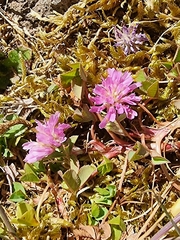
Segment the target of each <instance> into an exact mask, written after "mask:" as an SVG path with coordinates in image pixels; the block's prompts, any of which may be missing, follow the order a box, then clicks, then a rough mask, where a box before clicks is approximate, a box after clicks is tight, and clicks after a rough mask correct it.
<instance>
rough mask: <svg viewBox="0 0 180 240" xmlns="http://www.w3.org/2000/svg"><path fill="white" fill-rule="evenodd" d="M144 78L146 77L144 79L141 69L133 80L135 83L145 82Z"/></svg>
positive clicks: (144, 75)
mask: <svg viewBox="0 0 180 240" xmlns="http://www.w3.org/2000/svg"><path fill="white" fill-rule="evenodd" d="M146 78H147V77H146V74H145V72H144V70H142V69H141V70H139V71H138V72H137V73H136V76H135V80H136V81H137V82H144V81H146Z"/></svg>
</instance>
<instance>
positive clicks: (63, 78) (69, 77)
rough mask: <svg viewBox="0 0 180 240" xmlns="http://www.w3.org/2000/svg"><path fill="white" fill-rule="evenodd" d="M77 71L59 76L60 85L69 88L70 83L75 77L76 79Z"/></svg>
mask: <svg viewBox="0 0 180 240" xmlns="http://www.w3.org/2000/svg"><path fill="white" fill-rule="evenodd" d="M78 76H79V74H78V69H72V70H71V71H69V72H66V73H63V74H61V84H62V86H63V87H64V88H67V87H70V86H71V82H72V80H73V79H74V78H75V77H78Z"/></svg>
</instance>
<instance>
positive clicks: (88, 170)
mask: <svg viewBox="0 0 180 240" xmlns="http://www.w3.org/2000/svg"><path fill="white" fill-rule="evenodd" d="M94 171H96V167H95V166H94V165H85V166H83V167H81V168H80V170H79V173H78V176H79V179H80V181H81V185H80V186H81V187H82V186H83V185H84V184H85V183H86V181H87V180H88V179H89V177H90V176H91V175H92V173H93V172H94Z"/></svg>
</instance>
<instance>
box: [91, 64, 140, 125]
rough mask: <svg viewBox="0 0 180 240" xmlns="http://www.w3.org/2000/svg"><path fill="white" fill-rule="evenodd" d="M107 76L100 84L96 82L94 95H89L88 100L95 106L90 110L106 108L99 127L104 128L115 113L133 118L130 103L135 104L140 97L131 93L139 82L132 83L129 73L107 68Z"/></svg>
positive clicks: (100, 110)
mask: <svg viewBox="0 0 180 240" xmlns="http://www.w3.org/2000/svg"><path fill="white" fill-rule="evenodd" d="M107 72H108V76H107V78H106V79H103V81H102V84H97V85H96V86H95V88H94V90H93V94H94V95H95V96H90V100H91V101H92V102H93V103H94V105H95V106H92V107H91V109H90V111H91V112H96V113H101V112H102V111H104V110H106V115H105V117H104V119H103V120H102V122H101V123H100V125H99V127H100V128H104V127H105V126H106V124H107V123H108V122H114V121H115V120H116V117H117V114H123V113H125V114H126V117H127V118H129V119H133V118H134V117H136V116H137V112H136V111H134V110H133V109H132V108H131V107H130V105H136V104H137V103H138V102H139V101H140V100H141V97H138V96H136V95H135V93H132V92H133V91H134V90H135V89H136V88H138V87H140V86H141V83H133V78H132V77H131V73H129V72H124V73H122V72H121V71H118V70H115V69H114V68H109V69H108V70H107Z"/></svg>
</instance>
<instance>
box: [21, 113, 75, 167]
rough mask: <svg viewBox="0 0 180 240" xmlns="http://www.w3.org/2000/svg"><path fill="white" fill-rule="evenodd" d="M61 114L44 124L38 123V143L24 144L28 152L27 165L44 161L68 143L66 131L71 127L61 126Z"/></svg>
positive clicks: (56, 114)
mask: <svg viewBox="0 0 180 240" xmlns="http://www.w3.org/2000/svg"><path fill="white" fill-rule="evenodd" d="M59 116H60V113H59V112H56V113H55V114H53V115H51V117H50V119H49V120H48V121H45V122H44V124H42V123H41V122H39V121H36V123H37V127H36V131H37V133H36V141H31V142H27V143H24V144H23V149H24V150H26V151H28V150H29V153H28V154H27V156H26V158H25V159H24V161H25V162H27V163H34V162H37V161H39V160H42V159H43V158H44V157H47V156H48V155H50V154H52V153H53V152H54V151H55V149H56V148H58V147H60V146H61V144H62V143H63V142H65V141H66V137H65V134H64V131H65V130H66V129H68V128H69V127H70V125H69V124H64V123H63V124H60V123H58V121H59Z"/></svg>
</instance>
